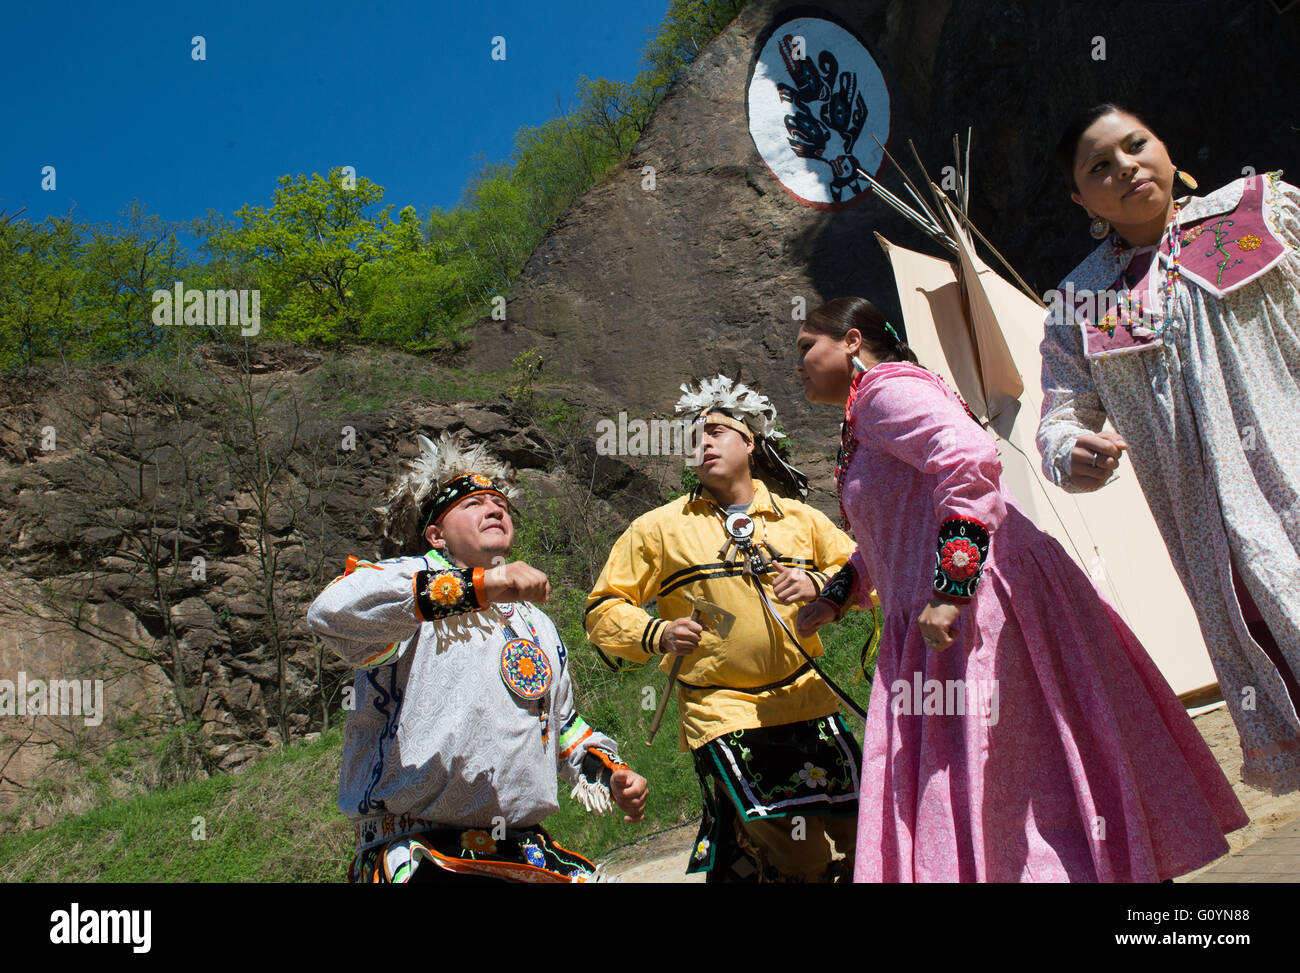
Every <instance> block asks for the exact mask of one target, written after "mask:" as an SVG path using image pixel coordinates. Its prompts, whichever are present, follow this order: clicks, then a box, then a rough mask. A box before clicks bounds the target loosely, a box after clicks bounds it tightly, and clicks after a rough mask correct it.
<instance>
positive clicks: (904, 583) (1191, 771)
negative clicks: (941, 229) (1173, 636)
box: [797, 298, 1247, 882]
mask: <svg viewBox="0 0 1300 973" xmlns="http://www.w3.org/2000/svg"><path fill="white" fill-rule="evenodd" d="M798 351H799V365H798V369H797V371H798V373H799V375H800V378H801V380H802V382H803V385H804V393H805V395H806V396H807V397H808V399H809V400H810V401H813V402H825V403H833V404H842V405H844V406H845V428H844V435H843V443H842V450H841V459H840V463H839V470H838V473H839V484H840V499H841V505H842V508H843V511H844V514H845V517H846V520H847V522H848V524H849V525H850V526H851V528H852V530H853V534H854V537H855V539H856V541H857V545H858V546H857V551H856V553H855V554H854V556H853V558H852V560H851V561H850V565H849V567H846V568H845V569H844V571H843V572H841V574H840V575H837V576H836V578H834V579H832V581H831V582H829V583H828V584H827V586H826V588H825V589H824V591H823V595H822V597H821V598H819V599H818V600H817V601H814V602H812V603H810V604H809V605H806V606H805V607H804V608H803V609H801V611H800V615H799V618H798V623H799V626H800V629H801V631H815V630H816V629H817V628H819V627H820V626H821V625H824V624H826V623H827V622H828V621H830V620H832V619H834V618H835V617H837V615H839V614H842V610H843V605H844V603H846V602H847V598H848V597H854V596H856V597H857V598H858V599H859V602H863V601H865V599H866V598H867V596H868V593H869V592H870V591H871V589H872V587H873V585H874V587H875V588H876V590H877V591H878V593H879V597H880V603H881V608H882V610H883V612H884V627H883V636H882V639H881V643H880V654H879V660H878V662H877V668H876V674H875V681H874V683H873V686H872V693H871V702H870V708H869V711H868V714H867V728H866V738H865V741H864V743H863V767H862V796H861V800H860V803H859V821H858V849H857V864H856V870H855V876H854V877H855V879H856V880H858V881H886V882H909V881H991V882H1006V881H1078V882H1087V881H1103V882H1152V881H1159V880H1162V879H1165V878H1170V877H1172V876H1175V875H1180V874H1184V873H1186V872H1188V871H1191V870H1192V869H1195V868H1197V867H1199V866H1201V865H1203V864H1206V863H1207V862H1209V861H1212V860H1213V859H1214V858H1216V857H1218V856H1219V855H1222V854H1224V853H1225V852H1226V851H1227V847H1228V846H1227V842H1226V840H1225V839H1224V837H1223V836H1224V834H1225V832H1228V831H1231V830H1234V829H1236V828H1238V827H1241V826H1242V825H1243V824H1245V823H1246V821H1247V817H1246V814H1245V812H1244V811H1243V810H1242V807H1241V804H1240V802H1239V801H1238V800H1237V798H1236V796H1235V795H1234V794H1233V791H1232V787H1231V785H1230V784H1229V783H1228V781H1227V779H1226V778H1225V777H1224V776H1223V773H1222V771H1220V769H1219V767H1218V765H1217V763H1216V762H1215V760H1214V757H1213V756H1212V755H1211V753H1210V751H1209V748H1208V747H1207V746H1206V745H1205V742H1204V741H1203V740H1202V739H1201V737H1200V734H1199V733H1198V732H1197V730H1196V728H1195V727H1194V726H1193V725H1192V721H1191V720H1190V719H1189V718H1188V716H1187V714H1186V713H1185V712H1184V710H1183V707H1182V706H1181V705H1180V704H1179V702H1178V699H1177V698H1176V697H1175V695H1174V693H1173V691H1172V690H1171V689H1170V688H1169V686H1168V684H1167V683H1166V682H1165V681H1164V679H1163V678H1162V677H1161V675H1160V672H1159V671H1158V670H1157V668H1156V666H1155V664H1154V663H1153V662H1152V661H1151V660H1150V658H1149V657H1148V656H1147V654H1146V652H1145V651H1143V649H1142V646H1141V644H1140V643H1139V642H1138V640H1137V639H1136V637H1135V636H1134V635H1133V633H1132V632H1131V631H1130V630H1129V629H1128V627H1127V626H1126V625H1125V624H1124V622H1123V621H1122V620H1121V619H1120V618H1119V616H1118V615H1117V614H1116V613H1115V611H1114V609H1113V608H1112V607H1111V606H1110V605H1109V604H1108V603H1107V602H1106V601H1105V600H1104V599H1103V598H1102V596H1101V595H1100V594H1099V593H1098V592H1097V590H1096V588H1095V587H1094V586H1093V584H1092V581H1091V580H1090V579H1089V577H1088V576H1087V574H1085V573H1084V572H1083V571H1082V570H1081V569H1080V568H1079V567H1078V566H1077V565H1076V564H1075V563H1074V562H1073V561H1072V560H1070V558H1069V556H1068V555H1067V554H1066V553H1065V551H1064V549H1063V548H1062V547H1061V545H1060V544H1059V543H1057V541H1056V540H1055V539H1053V538H1052V537H1050V536H1049V535H1047V534H1044V533H1043V532H1042V531H1040V530H1039V529H1038V528H1037V527H1036V526H1035V525H1034V524H1033V522H1032V521H1030V520H1029V518H1028V517H1027V516H1026V515H1025V514H1024V512H1023V511H1022V510H1021V509H1020V507H1019V506H1018V505H1017V503H1016V501H1015V499H1014V498H1013V496H1012V495H1011V493H1010V491H1009V490H1008V489H1007V488H1006V485H1005V484H1004V483H1003V482H1002V476H1001V472H1002V471H1001V465H1000V463H999V461H998V454H997V448H996V446H995V444H994V441H993V439H992V437H991V436H990V435H989V434H988V433H987V432H985V431H984V429H982V428H981V427H980V426H979V424H978V423H976V422H975V421H974V419H973V418H972V417H971V416H970V414H969V413H968V411H967V410H966V409H965V406H964V404H963V403H962V401H961V400H960V399H959V398H958V397H957V395H956V394H955V393H954V392H952V391H951V390H950V389H949V388H948V387H947V386H946V385H945V384H944V383H943V381H942V380H941V379H940V378H938V377H937V376H935V375H933V374H932V373H930V372H928V371H926V370H925V369H924V368H921V367H919V366H918V365H917V364H915V356H914V355H913V354H912V353H911V351H910V350H909V349H908V348H907V346H906V344H904V343H902V342H901V341H899V340H898V337H897V336H896V334H894V332H893V331H892V329H891V328H889V326H888V324H887V323H885V322H884V319H883V317H882V316H881V315H880V312H879V311H877V310H876V308H875V307H874V306H873V305H871V304H870V302H868V301H865V300H862V299H861V298H840V299H839V300H836V301H832V302H830V303H829V304H827V305H825V306H823V307H822V308H819V309H818V310H817V311H815V312H814V313H813V314H811V315H809V318H808V320H807V321H806V322H805V323H804V325H803V327H802V328H801V329H800V331H799V336H798ZM936 543H937V547H936Z"/></svg>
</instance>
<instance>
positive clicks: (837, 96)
mask: <svg viewBox="0 0 1300 973" xmlns="http://www.w3.org/2000/svg"><path fill="white" fill-rule="evenodd" d="M747 97H748V108H749V133H750V135H751V136H752V138H753V139H754V145H755V146H756V147H757V149H758V153H759V155H761V156H762V157H763V161H764V162H765V163H767V167H768V168H769V169H770V170H771V171H772V175H774V176H776V178H777V180H778V181H779V182H780V183H781V185H782V187H784V188H785V190H786V191H787V192H789V193H790V194H791V195H792V196H794V197H795V199H797V200H799V202H801V203H803V204H804V205H806V206H811V207H814V208H816V209H841V208H843V207H846V206H852V205H853V204H854V203H856V202H858V201H859V200H860V199H861V198H862V197H863V196H865V195H867V194H868V193H869V192H870V191H871V188H870V186H869V185H868V184H867V181H866V180H865V179H863V178H862V177H861V176H860V175H858V172H857V170H858V169H863V170H865V171H866V172H868V173H870V174H871V175H872V176H875V175H876V173H877V172H879V170H880V167H881V164H882V162H883V161H884V154H883V153H882V152H881V151H880V147H879V146H877V145H876V143H875V141H874V140H873V139H872V136H873V135H874V136H875V137H876V138H878V139H880V141H881V143H882V144H888V142H889V89H888V87H887V86H886V84H885V77H884V75H883V74H881V73H880V68H879V67H877V65H876V62H875V60H874V59H873V58H872V56H871V54H870V53H869V52H868V51H867V49H866V47H865V45H864V44H863V43H862V41H861V40H859V39H858V37H857V36H856V35H854V34H853V33H852V32H851V31H849V30H848V29H847V28H845V27H842V26H840V25H839V24H837V23H835V22H833V21H830V20H826V19H824V18H822V17H809V16H795V17H792V18H791V19H789V20H787V21H785V22H783V23H779V24H777V25H776V26H775V27H773V28H771V30H770V32H769V33H768V35H767V37H766V39H765V40H764V41H763V44H762V47H761V48H760V50H759V54H758V57H757V59H756V60H755V61H754V67H753V70H752V72H751V74H750V78H749V91H748V96H747Z"/></svg>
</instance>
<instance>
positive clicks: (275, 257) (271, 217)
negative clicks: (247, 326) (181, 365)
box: [210, 168, 409, 343]
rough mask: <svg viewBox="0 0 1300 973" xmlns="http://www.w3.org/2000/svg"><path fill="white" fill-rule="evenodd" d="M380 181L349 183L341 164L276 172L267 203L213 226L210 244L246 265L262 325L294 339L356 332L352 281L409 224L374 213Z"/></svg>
mask: <svg viewBox="0 0 1300 973" xmlns="http://www.w3.org/2000/svg"><path fill="white" fill-rule="evenodd" d="M383 197H384V189H383V187H382V186H380V185H378V184H376V183H373V182H371V181H370V180H369V179H366V178H365V177H358V178H356V179H355V185H354V186H351V185H350V181H349V180H346V179H345V178H344V174H343V172H342V170H340V169H337V168H336V169H332V170H330V173H329V175H328V177H326V176H322V175H320V174H319V173H313V174H312V175H310V176H304V175H301V174H299V175H297V176H281V177H280V179H279V184H278V188H277V189H276V191H275V194H274V196H273V198H272V203H271V206H270V208H269V209H267V208H264V207H261V206H244V207H243V208H242V209H240V210H238V211H237V212H236V213H235V216H236V217H237V219H238V220H239V223H238V225H233V226H231V225H228V226H223V227H219V228H217V230H216V235H215V237H214V239H213V240H212V243H211V247H210V251H211V252H213V253H214V254H219V255H220V257H221V259H223V260H224V261H227V262H228V263H230V264H233V265H244V266H247V267H248V268H250V269H251V272H252V278H253V279H254V280H255V281H256V283H257V286H258V288H259V289H260V291H261V308H262V312H263V314H264V315H265V316H266V318H267V319H268V322H267V324H266V325H264V328H263V330H264V331H268V332H269V333H271V334H275V335H279V336H283V337H287V338H291V339H294V340H297V341H316V342H322V343H333V342H337V341H340V340H355V339H357V338H360V337H361V324H362V320H363V318H364V308H363V307H362V306H361V305H360V302H359V301H358V300H357V299H356V296H357V295H356V293H355V290H354V288H355V286H356V284H357V283H358V281H359V280H360V279H361V278H362V277H363V275H364V274H365V273H366V272H367V271H368V269H370V267H371V265H372V264H375V263H376V262H379V261H382V260H384V259H385V258H386V257H388V256H389V255H390V254H391V253H392V252H393V251H394V249H395V248H400V247H401V246H402V244H403V241H404V240H407V239H408V237H409V230H408V229H404V228H403V227H402V225H401V224H395V223H393V222H392V220H391V219H390V218H389V213H390V212H391V210H392V207H391V206H386V207H384V208H383V209H382V210H380V211H379V212H377V213H376V212H374V208H375V207H376V206H378V204H379V203H380V202H381V201H382V200H383Z"/></svg>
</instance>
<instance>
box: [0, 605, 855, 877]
mask: <svg viewBox="0 0 1300 973" xmlns="http://www.w3.org/2000/svg"><path fill="white" fill-rule="evenodd" d="M575 597H580V596H577V595H575ZM869 629H870V618H869V616H867V615H866V614H865V613H862V612H855V613H853V614H852V615H851V616H849V618H848V619H846V620H845V621H844V622H842V623H841V624H840V625H839V626H838V627H837V630H836V631H834V632H833V633H830V634H829V635H828V637H827V640H826V641H827V661H828V665H827V668H828V669H829V670H830V671H831V672H832V673H833V675H834V676H835V678H836V679H837V680H838V681H840V682H841V684H842V685H847V684H848V682H849V681H850V680H851V678H852V675H851V674H852V672H853V669H854V667H855V666H856V660H857V649H858V648H859V647H860V646H861V644H862V641H863V639H864V638H865V636H866V633H867V632H868V631H869ZM593 659H594V653H593V652H591V650H590V649H589V648H587V647H585V646H584V647H580V648H578V649H577V651H576V653H575V654H574V656H573V661H574V667H575V670H581V673H575V680H577V681H578V685H579V688H580V692H581V696H582V697H583V698H584V699H585V702H583V704H582V708H583V710H584V712H585V713H586V714H587V716H588V719H589V721H590V722H591V724H592V725H593V726H596V727H599V728H601V729H602V730H604V731H606V732H608V733H610V734H611V735H612V736H613V737H614V738H615V739H617V740H618V742H619V745H620V749H621V751H622V753H623V755H624V757H625V759H627V760H628V761H629V762H631V763H632V765H633V766H634V767H635V768H636V769H637V770H638V771H639V772H640V773H642V774H644V775H645V776H646V778H647V779H648V780H649V782H650V789H651V793H650V801H649V807H648V813H647V817H646V820H645V821H644V822H641V823H639V824H629V823H627V822H625V821H623V816H622V815H621V814H611V815H607V816H604V817H597V816H595V815H589V814H587V813H586V812H585V811H583V810H582V808H581V807H580V806H578V805H577V804H576V803H575V802H573V801H570V800H569V798H568V790H567V788H565V787H564V786H563V783H562V782H561V785H560V812H559V813H558V814H557V815H555V816H554V817H552V818H551V819H550V820H549V821H548V822H547V827H548V829H549V830H550V831H551V832H552V833H553V834H554V835H555V836H556V838H557V839H558V840H559V841H560V842H561V843H563V844H566V845H568V846H569V847H572V848H574V849H575V850H577V851H581V852H583V853H584V854H587V855H589V856H593V857H599V856H601V855H604V854H606V853H607V852H608V851H609V850H611V849H612V848H615V847H618V846H619V845H623V844H627V843H628V842H631V841H635V840H636V839H637V838H640V837H644V836H646V835H649V834H651V833H653V832H656V831H660V830H663V829H665V828H670V827H674V826H676V825H679V824H682V823H684V822H687V821H690V820H692V819H694V818H696V817H697V816H698V814H699V805H700V797H699V786H698V784H697V783H696V780H695V774H694V771H693V769H692V766H691V759H690V755H689V754H685V753H679V752H678V751H677V734H676V704H675V703H670V704H669V706H668V712H667V715H666V716H665V718H664V725H663V728H662V729H661V730H660V732H659V735H658V736H657V737H656V738H655V741H654V746H653V747H652V748H649V749H647V748H646V747H645V745H644V741H645V734H646V730H647V729H648V727H649V723H650V718H651V715H652V714H651V712H649V711H647V710H645V709H643V707H642V703H643V700H644V699H645V698H646V697H645V696H644V695H643V692H642V689H643V687H645V686H654V687H655V689H656V692H658V691H659V690H660V689H661V688H662V686H663V682H664V676H663V673H661V672H659V671H658V670H652V669H643V670H638V671H637V672H633V673H626V674H623V675H621V676H616V675H614V674H613V673H607V672H606V673H603V675H599V674H598V673H600V672H602V671H603V670H600V669H599V663H598V662H595V661H593ZM584 675H586V676H588V678H587V680H586V684H585V685H584V683H583V682H582V679H583V676H584ZM866 689H867V686H866V684H865V683H863V682H859V683H858V684H857V685H856V686H853V687H850V691H851V693H852V695H853V696H854V697H855V698H856V699H858V700H859V701H860V702H863V703H865V701H866V696H867V693H866ZM849 724H850V726H851V727H853V729H854V730H855V732H857V733H859V735H860V727H859V726H858V725H857V724H856V722H855V721H853V720H852V719H850V721H849ZM342 750H343V732H342V727H341V726H336V727H335V728H333V729H331V730H330V731H329V732H328V733H326V734H325V735H324V736H322V737H321V738H320V739H318V740H316V741H313V742H311V743H305V744H297V745H293V746H290V747H288V748H285V749H282V750H279V751H277V752H275V753H273V754H271V755H269V756H267V757H264V758H263V759H261V760H258V761H256V762H254V763H252V764H250V765H249V766H248V767H247V768H246V769H245V770H244V771H243V772H242V773H240V774H237V775H227V776H217V777H212V778H209V779H206V780H200V781H195V782H193V783H189V784H186V785H183V786H180V787H175V788H172V789H169V790H163V791H157V792H154V793H152V794H145V795H141V796H139V797H135V798H133V799H129V800H119V801H111V802H108V803H106V804H104V805H102V806H100V807H98V808H95V809H94V810H92V811H88V812H87V813H85V814H82V815H79V816H77V817H72V818H67V819H65V820H63V821H60V822H59V823H58V824H55V825H53V826H52V827H50V828H47V829H44V830H41V831H35V832H28V833H26V834H19V835H11V836H8V837H5V838H3V839H0V881H5V882H14V881H36V882H169V881H203V882H247V881H252V882H257V881H280V882H337V881H341V880H342V879H343V878H344V876H345V873H346V870H347V864H348V861H349V860H350V858H351V854H352V829H351V827H350V826H349V825H348V823H347V821H346V819H345V818H344V817H343V815H342V814H340V813H339V811H338V808H337V807H336V806H335V797H336V791H337V787H338V773H339V762H340V757H341V755H342ZM685 865H686V861H685V856H684V855H683V860H682V866H683V870H684V869H685Z"/></svg>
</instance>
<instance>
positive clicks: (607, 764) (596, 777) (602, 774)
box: [582, 747, 632, 787]
mask: <svg viewBox="0 0 1300 973" xmlns="http://www.w3.org/2000/svg"><path fill="white" fill-rule="evenodd" d="M631 769H632V768H631V767H629V766H628V765H627V764H625V763H623V761H621V760H619V759H618V754H616V753H610V752H609V751H608V750H606V749H604V748H603V747H588V748H587V752H586V753H585V754H583V756H582V776H583V777H585V778H587V780H589V781H591V782H592V783H593V784H599V785H600V786H602V787H608V786H609V782H610V780H611V779H612V778H613V776H614V771H616V770H631Z"/></svg>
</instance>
